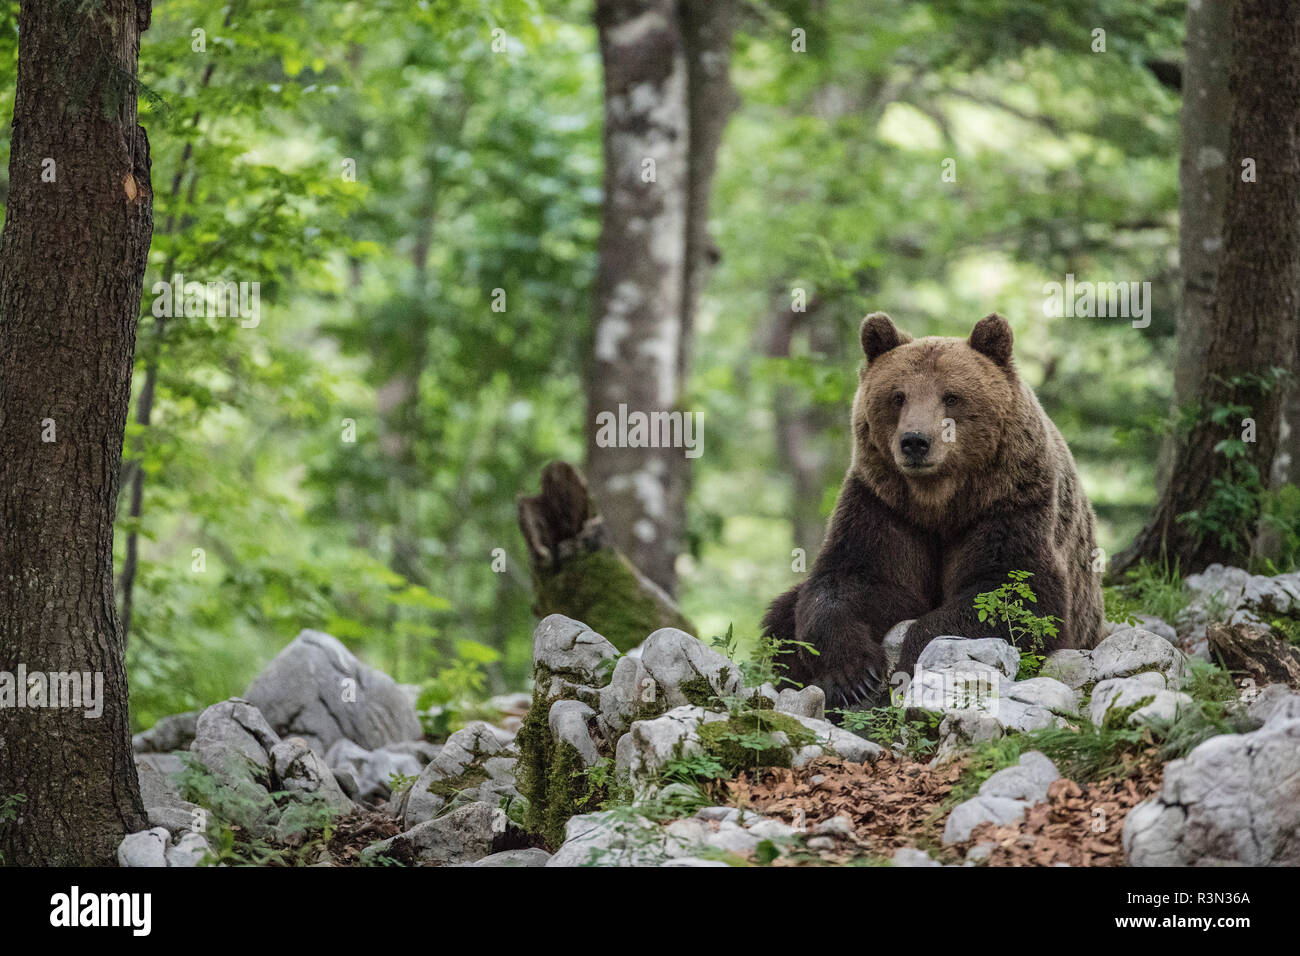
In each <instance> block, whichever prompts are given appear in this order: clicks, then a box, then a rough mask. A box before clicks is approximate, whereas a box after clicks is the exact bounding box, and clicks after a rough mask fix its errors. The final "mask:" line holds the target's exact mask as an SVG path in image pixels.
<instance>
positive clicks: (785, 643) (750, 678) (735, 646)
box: [710, 624, 817, 687]
mask: <svg viewBox="0 0 1300 956" xmlns="http://www.w3.org/2000/svg"><path fill="white" fill-rule="evenodd" d="M710 643H711V644H712V645H713V646H714V647H716V648H718V650H720V651H721V652H722V653H723V654H724V655H725V656H727V657H729V658H731V659H732V660H733V661H739V667H740V677H741V680H742V681H743V682H744V684H745V686H746V687H761V686H763V685H764V684H771V685H772V686H773V687H780V686H781V684H782V683H786V684H789V685H791V686H799V685H797V684H796V683H795V681H792V680H790V678H788V677H786V676H785V672H786V670H787V669H788V667H787V665H786V664H785V663H784V662H783V661H782V660H781V659H782V658H783V657H784V656H785V655H787V654H790V653H793V652H794V651H795V650H797V649H799V648H803V649H804V650H806V651H808V652H809V653H810V654H816V653H817V649H816V648H815V647H813V646H812V645H811V644H808V643H805V642H804V641H789V640H782V639H779V638H775V637H769V636H767V635H761V636H760V637H759V638H758V639H757V640H756V641H755V642H754V648H753V650H752V651H751V652H750V653H749V654H747V655H746V654H744V653H742V651H741V648H740V642H739V640H738V639H737V638H736V636H735V631H734V629H733V625H731V624H728V625H727V633H726V634H723V635H721V636H718V637H714V638H713V640H712V641H710Z"/></svg>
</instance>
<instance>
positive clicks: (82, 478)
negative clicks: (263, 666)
mask: <svg viewBox="0 0 1300 956" xmlns="http://www.w3.org/2000/svg"><path fill="white" fill-rule="evenodd" d="M149 16H150V7H149V4H148V2H143V0H142V2H135V0H102V2H101V3H98V4H95V5H93V6H89V7H87V6H85V5H77V4H67V3H49V4H34V3H27V4H24V5H23V7H22V10H21V13H20V15H19V48H18V85H17V92H16V95H15V100H14V124H13V144H12V153H11V155H10V160H9V174H10V190H9V196H8V217H7V219H6V222H5V227H4V232H3V235H0V670H3V671H8V672H10V673H15V672H16V671H17V669H18V667H19V665H20V664H21V665H24V666H25V668H26V670H27V671H28V672H29V673H32V672H46V673H48V672H63V673H72V672H76V673H89V674H92V675H101V676H102V680H103V696H102V704H103V713H102V715H101V716H99V717H98V718H95V717H88V716H85V715H84V710H85V708H64V709H49V708H37V707H31V706H28V707H19V708H15V709H12V710H6V711H5V712H4V714H3V725H2V726H0V796H13V795H22V797H23V798H24V802H23V803H21V804H20V815H19V817H18V819H17V820H16V821H14V822H11V823H8V824H3V825H0V853H3V854H4V860H5V862H6V863H10V864H73V865H86V864H110V863H112V862H113V860H114V856H115V851H116V847H117V844H118V843H119V842H120V841H121V839H122V837H123V835H124V834H126V833H129V832H131V831H135V830H140V829H143V828H144V826H145V816H144V808H143V807H142V805H141V801H140V791H139V784H138V781H137V778H136V772H135V764H134V762H133V759H132V753H131V738H130V732H129V726H128V720H127V688H126V674H125V670H124V664H123V655H122V640H121V632H120V626H119V622H118V617H117V609H116V607H115V605H114V602H113V514H114V510H115V506H116V498H117V491H118V481H119V478H120V469H121V465H122V435H123V430H124V428H125V425H126V413H127V405H128V403H129V401H130V385H131V372H132V364H133V353H134V349H135V329H136V322H137V319H138V317H139V309H140V293H141V283H142V281H143V277H144V268H145V259H146V256H147V254H148V250H149V239H150V235H151V232H152V229H153V193H152V186H151V184H150V178H149V143H148V140H147V138H146V137H145V134H144V130H143V129H142V128H140V127H139V126H137V125H136V87H135V79H134V78H135V75H136V66H137V61H138V56H139V48H140V33H141V31H143V30H145V29H147V27H148V25H149ZM47 158H48V159H53V160H54V162H55V163H56V166H55V170H56V179H55V181H54V182H45V181H43V180H42V175H41V174H42V171H43V169H48V166H47V165H45V164H44V161H45V160H46V159H47Z"/></svg>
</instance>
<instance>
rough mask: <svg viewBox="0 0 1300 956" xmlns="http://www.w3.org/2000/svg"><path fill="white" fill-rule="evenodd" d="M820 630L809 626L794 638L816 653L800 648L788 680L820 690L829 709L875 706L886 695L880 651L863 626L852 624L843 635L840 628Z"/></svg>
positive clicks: (881, 650) (882, 650) (882, 659)
mask: <svg viewBox="0 0 1300 956" xmlns="http://www.w3.org/2000/svg"><path fill="white" fill-rule="evenodd" d="M821 630H822V629H819V628H816V627H811V628H808V629H807V632H806V633H804V634H801V635H800V636H799V637H798V640H800V641H803V642H805V643H807V644H811V645H812V646H813V647H815V648H816V649H817V651H818V653H817V654H812V653H811V652H809V651H808V650H806V649H803V648H800V650H799V652H798V654H797V655H796V660H795V662H794V663H793V664H792V666H791V667H790V677H791V679H793V680H796V681H799V682H800V683H803V684H816V685H817V686H818V687H820V688H821V689H822V690H823V691H824V692H825V694H826V706H827V707H828V708H830V709H835V708H848V707H874V706H876V705H877V704H879V703H880V702H881V699H882V697H883V696H884V695H885V693H886V692H887V687H886V685H885V681H886V679H887V678H888V675H887V674H886V673H885V651H884V648H882V647H881V646H880V645H879V644H877V643H876V642H875V641H874V640H872V638H871V634H870V632H869V631H868V629H867V628H866V626H864V625H854V626H852V627H850V628H849V629H848V630H847V633H846V631H845V629H844V628H836V629H835V630H834V631H833V632H831V633H819V631H821ZM826 630H828V631H829V630H830V629H829V628H827V629H826Z"/></svg>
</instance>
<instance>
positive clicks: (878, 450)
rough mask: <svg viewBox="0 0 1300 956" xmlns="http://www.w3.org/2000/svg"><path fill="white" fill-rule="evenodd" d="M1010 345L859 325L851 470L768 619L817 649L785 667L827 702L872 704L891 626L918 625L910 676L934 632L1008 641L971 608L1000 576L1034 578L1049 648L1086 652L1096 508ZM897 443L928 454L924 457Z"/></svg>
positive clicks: (1090, 639) (1000, 329)
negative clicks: (811, 549) (1052, 621)
mask: <svg viewBox="0 0 1300 956" xmlns="http://www.w3.org/2000/svg"><path fill="white" fill-rule="evenodd" d="M1011 347H1012V335H1011V327H1010V326H1009V325H1008V324H1007V322H1006V320H1005V319H1003V318H1002V317H1001V316H999V315H996V314H995V315H990V316H988V317H987V318H984V319H982V320H980V321H979V322H978V323H977V324H976V325H975V328H974V330H973V331H972V332H971V335H970V338H969V339H959V338H938V337H928V338H922V339H917V340H915V341H914V340H912V338H911V337H910V336H908V335H905V334H903V333H900V332H899V331H898V330H897V329H895V328H894V325H893V322H892V321H891V320H890V319H889V317H888V316H886V315H884V314H883V313H874V314H873V315H869V316H867V318H866V319H864V320H863V323H862V348H863V352H864V353H865V354H866V356H867V362H866V363H865V364H864V365H863V368H862V370H861V372H860V374H859V385H858V391H857V395H856V397H855V398H854V402H853V435H854V446H853V459H852V463H851V465H850V466H849V472H848V475H847V476H846V477H845V479H844V484H843V487H842V488H841V489H840V498H839V501H838V503H837V504H836V507H835V513H834V514H833V515H832V517H831V522H830V527H829V528H828V529H827V532H826V540H825V542H824V544H823V546H822V551H821V554H820V555H819V556H818V558H817V561H816V563H815V564H814V565H813V569H812V573H811V574H810V575H809V577H808V579H807V580H806V581H804V582H803V583H801V584H799V585H797V586H796V587H794V588H792V589H791V590H789V591H787V592H786V593H785V594H783V595H781V596H780V597H779V598H777V599H776V600H775V601H773V602H772V606H771V607H770V608H769V609H768V612H767V616H766V617H765V618H764V620H763V626H764V631H765V633H766V634H768V635H769V636H771V637H775V638H778V639H783V640H796V641H801V642H805V643H807V644H810V645H811V646H812V647H815V648H816V649H817V651H818V654H816V655H814V654H810V653H808V652H807V651H805V650H799V651H797V652H795V653H794V654H792V655H790V656H789V657H787V658H786V660H787V661H788V662H789V664H790V670H789V674H790V677H791V678H792V679H794V680H797V681H800V682H802V683H811V684H817V685H818V686H820V687H822V689H823V690H825V691H826V698H827V702H828V703H829V704H830V705H831V706H845V705H852V704H857V703H861V702H866V701H874V700H878V699H879V697H880V695H881V693H882V691H883V688H884V682H885V680H886V678H887V677H888V676H889V675H886V674H885V673H884V670H885V656H884V651H883V649H882V647H881V640H882V639H883V638H884V636H885V634H886V632H888V630H889V629H890V628H891V627H892V626H893V625H895V624H897V623H898V622H899V621H903V620H907V619H910V618H915V619H916V623H915V624H913V625H912V626H911V627H910V628H909V629H908V632H907V635H906V637H905V639H904V642H903V650H902V657H901V659H900V661H899V670H900V671H906V672H908V673H910V672H911V670H912V669H913V667H914V665H915V663H916V659H917V657H918V656H919V655H920V653H921V650H922V649H923V648H924V647H925V645H926V644H928V643H929V642H930V641H931V640H933V639H934V638H935V637H938V636H939V635H953V636H961V637H990V636H1001V637H1005V636H1006V634H1005V631H1002V632H999V631H998V630H996V629H995V627H994V625H993V623H992V622H989V623H985V624H981V623H980V622H979V620H978V618H977V617H976V612H975V609H974V600H975V595H977V594H979V593H981V592H983V591H991V590H993V589H995V588H997V587H998V586H999V585H1001V584H1003V583H1004V582H1005V581H1006V580H1007V572H1009V571H1016V570H1023V571H1030V572H1032V573H1033V577H1032V578H1030V580H1029V585H1030V587H1032V588H1033V590H1034V593H1035V595H1036V596H1037V597H1038V603H1037V604H1036V605H1034V612H1035V613H1036V614H1040V615H1048V614H1050V615H1054V616H1056V617H1058V618H1060V619H1061V623H1060V626H1059V634H1058V636H1057V638H1056V639H1055V640H1054V641H1052V642H1051V644H1050V647H1049V648H1048V649H1049V650H1054V649H1056V648H1060V647H1092V646H1093V645H1094V644H1095V643H1096V641H1097V639H1098V637H1099V634H1100V629H1101V623H1102V599H1101V587H1100V582H1099V577H1100V575H1099V574H1098V573H1096V572H1094V571H1093V570H1092V554H1093V549H1094V542H1093V514H1092V507H1091V506H1090V505H1089V503H1088V499H1087V497H1086V496H1085V495H1084V493H1083V487H1082V485H1081V484H1080V482H1079V476H1078V473H1077V471H1076V470H1075V467H1074V459H1073V458H1072V457H1071V456H1070V450H1069V449H1068V448H1067V447H1066V445H1065V440H1064V439H1063V438H1062V437H1061V434H1060V432H1058V431H1057V429H1056V426H1055V425H1053V424H1052V422H1051V420H1050V419H1049V418H1048V417H1047V415H1046V413H1044V411H1043V409H1042V407H1041V406H1040V405H1039V404H1038V399H1037V398H1036V397H1035V396H1034V393H1033V391H1032V390H1031V389H1030V388H1029V386H1027V385H1025V384H1024V383H1023V382H1021V381H1020V379H1019V376H1018V375H1017V374H1016V370H1015V364H1014V361H1013V359H1012V355H1011ZM900 402H901V404H900ZM945 419H951V420H952V424H951V427H950V429H949V432H948V437H949V438H951V439H952V440H950V441H945V440H944V433H945V428H944V420H945ZM905 435H906V436H913V440H914V441H915V440H916V439H918V438H919V439H922V440H923V442H924V441H928V442H929V448H928V450H926V451H924V452H922V453H921V454H922V455H923V460H913V459H912V458H910V457H909V455H908V454H907V453H906V452H905V450H904V446H903V443H902V442H903V438H904V436H905ZM923 442H922V443H923ZM914 451H915V448H914Z"/></svg>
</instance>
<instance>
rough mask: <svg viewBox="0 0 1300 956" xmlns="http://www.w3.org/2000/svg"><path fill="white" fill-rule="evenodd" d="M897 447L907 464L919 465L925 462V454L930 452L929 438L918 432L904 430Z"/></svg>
mask: <svg viewBox="0 0 1300 956" xmlns="http://www.w3.org/2000/svg"><path fill="white" fill-rule="evenodd" d="M898 447H899V449H900V450H901V451H902V453H903V458H904V459H906V461H907V463H908V464H909V465H920V464H923V463H924V462H925V457H926V455H928V454H930V439H928V438H926V437H925V436H924V435H923V434H921V433H920V432H904V433H903V437H902V438H901V439H899V442H898Z"/></svg>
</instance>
